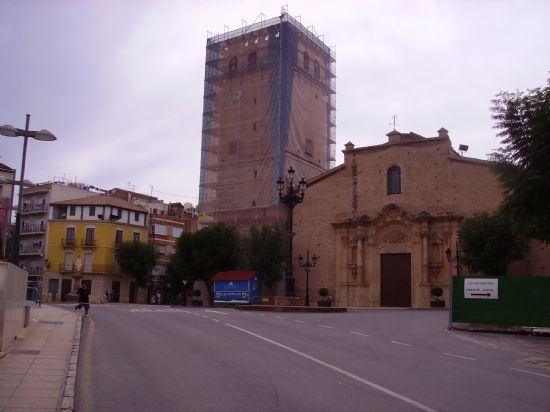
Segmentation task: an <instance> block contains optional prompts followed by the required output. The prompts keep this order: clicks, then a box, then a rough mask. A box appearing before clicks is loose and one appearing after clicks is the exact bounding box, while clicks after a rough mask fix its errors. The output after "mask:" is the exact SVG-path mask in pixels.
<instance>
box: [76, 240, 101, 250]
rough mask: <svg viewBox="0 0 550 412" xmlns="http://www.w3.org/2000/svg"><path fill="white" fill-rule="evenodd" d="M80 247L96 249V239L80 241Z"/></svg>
mask: <svg viewBox="0 0 550 412" xmlns="http://www.w3.org/2000/svg"><path fill="white" fill-rule="evenodd" d="M80 246H82V247H83V248H95V247H97V245H96V242H95V239H82V240H81V241H80Z"/></svg>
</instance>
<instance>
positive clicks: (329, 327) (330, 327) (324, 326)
mask: <svg viewBox="0 0 550 412" xmlns="http://www.w3.org/2000/svg"><path fill="white" fill-rule="evenodd" d="M317 326H319V327H320V328H327V329H332V326H327V325H317Z"/></svg>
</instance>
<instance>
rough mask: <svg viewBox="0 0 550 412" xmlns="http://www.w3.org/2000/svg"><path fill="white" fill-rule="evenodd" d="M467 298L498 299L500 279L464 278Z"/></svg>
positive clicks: (465, 296)
mask: <svg viewBox="0 0 550 412" xmlns="http://www.w3.org/2000/svg"><path fill="white" fill-rule="evenodd" d="M464 298H465V299H498V279H482V278H476V279H464Z"/></svg>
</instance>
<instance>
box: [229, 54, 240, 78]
mask: <svg viewBox="0 0 550 412" xmlns="http://www.w3.org/2000/svg"><path fill="white" fill-rule="evenodd" d="M237 65H238V60H237V58H236V57H233V58H232V59H231V60H229V75H230V76H233V75H235V74H236V73H237Z"/></svg>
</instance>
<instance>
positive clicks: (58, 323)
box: [38, 320, 63, 325]
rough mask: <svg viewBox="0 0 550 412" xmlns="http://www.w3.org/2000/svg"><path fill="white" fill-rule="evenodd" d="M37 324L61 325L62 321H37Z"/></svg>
mask: <svg viewBox="0 0 550 412" xmlns="http://www.w3.org/2000/svg"><path fill="white" fill-rule="evenodd" d="M38 323H46V324H48V325H63V321H62V320H39V321H38Z"/></svg>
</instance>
